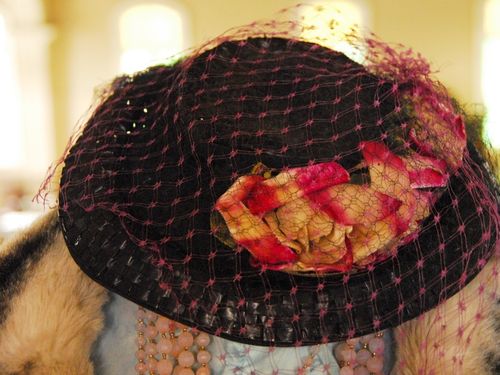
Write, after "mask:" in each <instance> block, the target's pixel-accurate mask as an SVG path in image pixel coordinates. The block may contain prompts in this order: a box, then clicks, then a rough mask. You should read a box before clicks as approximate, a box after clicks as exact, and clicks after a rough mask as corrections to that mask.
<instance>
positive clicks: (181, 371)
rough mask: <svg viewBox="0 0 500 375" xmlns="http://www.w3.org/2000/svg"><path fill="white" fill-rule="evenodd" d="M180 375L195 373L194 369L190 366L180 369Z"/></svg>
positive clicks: (192, 374)
mask: <svg viewBox="0 0 500 375" xmlns="http://www.w3.org/2000/svg"><path fill="white" fill-rule="evenodd" d="M178 375H194V371H193V370H191V369H190V368H183V369H181V370H180V371H179V373H178Z"/></svg>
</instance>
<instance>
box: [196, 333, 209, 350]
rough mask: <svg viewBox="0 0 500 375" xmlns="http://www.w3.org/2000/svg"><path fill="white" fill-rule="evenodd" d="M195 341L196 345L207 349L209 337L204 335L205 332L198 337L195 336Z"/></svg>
mask: <svg viewBox="0 0 500 375" xmlns="http://www.w3.org/2000/svg"><path fill="white" fill-rule="evenodd" d="M195 341H196V345H198V346H205V347H207V346H208V344H210V336H209V335H208V334H206V333H205V332H202V333H200V334H199V335H198V336H196V339H195Z"/></svg>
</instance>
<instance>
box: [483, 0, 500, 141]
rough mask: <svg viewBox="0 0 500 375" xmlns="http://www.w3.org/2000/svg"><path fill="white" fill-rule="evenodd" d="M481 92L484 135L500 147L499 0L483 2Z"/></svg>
mask: <svg viewBox="0 0 500 375" xmlns="http://www.w3.org/2000/svg"><path fill="white" fill-rule="evenodd" d="M483 19H484V23H483V35H484V38H483V56H482V92H483V101H484V104H485V106H486V123H485V128H486V136H487V138H488V139H489V141H490V142H491V144H492V145H493V146H494V147H496V148H500V105H499V104H498V101H499V99H498V98H499V94H498V92H499V90H500V68H499V67H500V22H499V20H500V0H488V1H486V2H485V6H484V13H483Z"/></svg>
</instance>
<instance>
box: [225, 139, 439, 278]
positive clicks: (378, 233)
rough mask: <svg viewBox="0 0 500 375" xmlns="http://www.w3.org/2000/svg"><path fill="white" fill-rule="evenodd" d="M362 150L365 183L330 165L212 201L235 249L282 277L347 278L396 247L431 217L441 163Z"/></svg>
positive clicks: (258, 180) (253, 183) (249, 180)
mask: <svg viewBox="0 0 500 375" xmlns="http://www.w3.org/2000/svg"><path fill="white" fill-rule="evenodd" d="M360 149H361V152H362V155H363V158H364V167H367V168H368V171H369V176H370V183H369V184H364V185H359V184H354V183H351V182H350V176H349V173H348V172H347V171H346V170H345V169H344V168H343V167H342V166H341V165H339V164H337V163H335V162H328V163H320V164H315V165H311V166H308V167H302V168H293V169H288V170H285V171H282V172H281V173H279V174H277V175H276V176H274V177H269V178H265V177H263V176H261V175H259V174H254V175H248V176H242V177H240V178H238V179H237V180H236V181H235V182H234V184H233V185H232V186H231V187H230V188H229V189H228V190H227V191H226V193H224V194H223V195H222V196H221V197H220V198H219V199H218V201H217V202H216V205H215V209H216V210H217V211H218V212H219V213H220V214H221V216H222V217H223V219H224V222H225V224H226V226H227V229H228V231H229V233H230V235H231V237H232V239H233V240H234V241H235V243H236V244H237V245H239V246H242V247H244V248H246V249H247V250H248V251H249V252H250V253H251V254H252V255H253V257H254V258H255V259H256V260H258V261H259V262H260V263H262V264H266V265H267V266H269V267H271V268H274V269H284V270H287V271H348V270H350V269H351V268H352V266H353V264H355V265H359V266H362V265H366V264H367V263H370V262H371V261H373V260H375V259H376V256H377V254H378V253H384V252H387V251H389V250H390V249H392V248H394V246H395V245H397V244H398V243H399V242H400V241H401V240H402V239H404V238H405V237H407V236H409V235H410V234H411V233H412V232H414V231H415V230H417V229H418V223H419V222H420V221H421V220H422V219H424V218H425V217H426V216H428V214H429V211H430V206H431V204H432V194H430V193H429V192H427V191H423V190H418V189H420V188H429V187H441V186H445V185H446V181H447V178H448V176H447V174H446V173H445V169H446V163H445V162H443V161H442V160H439V159H435V158H431V157H428V156H422V155H420V154H416V153H415V154H414V155H408V156H407V157H404V158H402V157H399V156H397V155H396V154H394V153H393V152H392V151H390V150H389V149H388V148H387V147H386V146H385V145H384V144H382V143H380V142H363V143H361V144H360Z"/></svg>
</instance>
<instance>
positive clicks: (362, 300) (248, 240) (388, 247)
mask: <svg viewBox="0 0 500 375" xmlns="http://www.w3.org/2000/svg"><path fill="white" fill-rule="evenodd" d="M373 43H374V41H373V40H372V41H368V42H367V44H366V45H367V46H368V47H370V48H371V49H372V52H373V54H372V55H371V56H372V57H373V60H371V61H370V59H366V60H365V62H364V63H363V64H359V63H356V62H354V61H353V60H351V59H350V58H348V57H346V56H345V55H344V54H342V53H340V52H336V51H334V50H332V49H329V48H326V47H323V46H320V45H318V44H315V43H308V42H305V41H301V40H298V39H293V38H284V37H277V36H270V37H247V38H243V39H241V38H236V39H230V38H224V39H223V40H222V41H220V43H219V44H217V45H215V46H210V47H207V48H204V49H202V50H200V51H198V52H194V53H193V54H192V55H191V56H190V57H188V58H186V59H184V60H182V61H179V62H177V63H176V64H174V65H172V66H156V67H152V68H150V69H148V70H146V71H143V72H140V73H138V74H136V75H134V76H126V77H120V78H118V79H117V80H116V81H115V82H114V83H113V85H112V86H111V88H110V90H109V93H108V94H107V95H106V97H105V98H104V100H103V101H102V103H101V104H100V105H99V106H98V107H97V108H96V110H95V112H94V113H93V115H92V116H91V118H90V119H89V120H88V122H87V123H86V125H85V127H84V128H83V131H82V134H81V135H80V136H79V138H78V139H77V140H76V142H75V143H74V144H73V146H72V147H71V149H70V151H69V152H68V154H67V155H66V157H65V159H64V169H63V173H62V178H61V183H60V196H59V215H60V221H61V225H62V228H63V233H64V237H65V239H66V242H67V244H68V247H69V250H70V252H71V254H72V256H73V257H74V259H75V261H76V262H77V263H78V264H79V266H80V267H81V268H82V270H83V271H84V272H85V273H87V274H88V275H89V276H90V277H91V278H92V279H94V280H95V281H97V282H98V283H100V284H102V285H103V286H105V287H106V288H108V289H109V290H111V291H113V292H116V293H118V294H120V295H122V296H124V297H125V298H128V299H129V300H131V301H133V302H135V303H137V304H139V305H141V306H144V307H145V308H147V309H149V310H152V311H155V312H157V313H159V314H161V315H164V316H166V317H169V318H171V319H173V320H176V321H178V322H180V323H183V324H186V325H189V326H193V327H196V328H198V329H199V330H202V331H206V332H208V333H211V334H215V335H220V336H222V337H225V338H228V339H231V340H235V341H240V342H245V343H250V344H255V345H277V346H294V345H308V344H316V343H322V342H331V341H338V340H341V339H344V338H347V337H355V336H359V335H363V334H367V333H370V332H373V331H378V330H381V329H384V328H386V327H392V326H396V325H399V324H401V323H403V322H405V321H407V320H409V319H412V318H414V317H416V316H418V315H420V314H422V313H423V312H425V311H427V310H429V309H431V308H433V307H435V306H436V305H437V304H439V303H440V302H443V301H445V300H446V299H447V298H449V297H450V296H452V295H454V294H455V293H456V292H457V291H459V290H460V289H461V288H463V287H464V286H465V285H466V284H467V283H468V282H469V281H470V280H471V279H472V278H473V277H474V276H475V275H476V274H477V273H478V272H479V271H480V270H481V268H482V267H483V266H484V265H485V263H486V261H487V260H488V258H489V257H490V256H491V255H492V253H493V252H494V251H495V247H496V246H498V245H497V244H498V239H499V227H498V226H499V215H498V197H499V194H498V190H497V189H496V187H495V182H494V177H493V176H492V173H491V172H490V171H489V169H488V167H487V166H486V163H485V162H484V161H483V159H482V157H481V156H480V154H479V152H478V151H477V150H476V148H475V147H474V146H473V145H472V144H470V143H469V144H467V145H466V138H465V134H464V133H463V122H462V119H461V117H460V115H459V113H458V112H457V111H456V110H455V109H454V108H453V106H452V103H451V100H450V98H449V97H448V96H447V94H446V92H445V91H444V89H443V88H442V87H441V86H439V85H438V84H437V83H435V82H434V81H432V80H431V79H430V78H429V76H428V74H427V73H428V72H426V71H425V66H426V65H425V64H424V62H423V60H421V59H420V58H414V57H409V56H408V55H405V54H401V55H398V54H396V52H395V51H394V50H391V49H389V47H387V49H385V48H386V46H384V48H382V47H381V46H382V45H381V44H373ZM375 52H376V53H375ZM374 61H376V62H377V64H375V63H374ZM395 172H398V173H396V174H395ZM375 173H380V175H381V176H382V177H380V176H379V177H380V178H379V177H377V175H376V174H375ZM299 175H300V176H303V175H307V176H308V178H309V179H305V181H306V182H305V183H302V182H300V181H302V180H300V181H299V177H296V176H299ZM401 176H403V177H401ZM245 178H246V179H245ZM403 180H404V181H408V183H410V182H411V191H410V190H409V189H410V188H409V186H410V185H408V186H406V185H404V183H403V182H401V181H403ZM245 181H252V183H251V184H252V186H247V185H245V183H246V182H245ZM283 181H284V182H283ZM318 181H319V182H318ZM325 181H326V182H325ZM322 184H323V185H322ZM299 185H300V186H299ZM297 186H298V187H297ZM375 186H378V187H376V188H375ZM398 186H399V187H398ZM231 189H232V190H231ZM294 189H295V190H294ZM370 189H372V190H370ZM384 189H385V190H384ZM398 189H399V190H398ZM234 191H237V192H238V194H239V193H241V194H243V195H242V197H241V199H240V198H236V197H235V195H234V194H233V192H234ZM283 191H285V192H286V193H287V194H289V196H287V195H286V194H285V195H283V194H284V193H283ZM409 191H410V192H409ZM344 192H346V193H345V194H347V195H345V194H344ZM352 192H357V193H356V194H352ZM280 194H281V195H280ZM324 194H327V196H326V198H325V195H324ZM328 194H329V195H328ZM335 194H337V195H335ZM349 194H350V195H349ZM404 194H408V197H406V196H402V195H404ZM236 195H237V194H236ZM228 197H229V203H228V204H226V205H225V204H224V202H223V200H224V198H228ZM335 197H337V198H338V199H336V198H335ZM346 197H347V198H346ZM367 197H368V198H367ZM330 199H331V200H330ZM346 200H347V201H346ZM290 202H294V203H293V204H292V203H290ZM304 202H305V203H304ZM311 202H312V203H311ZM226 203H227V202H226ZM299 203H300V204H304V205H305V206H301V205H300V204H299ZM293 205H295V206H293ZM235 207H238V210H242V211H238V212H245V215H243V214H242V216H238V217H235V216H231V215H232V214H231V212H233V211H232V210H233V209H236V208H235ZM282 207H285V209H283V211H278V210H279V209H280V208H282ZM293 207H298V208H296V210H298V212H300V213H301V214H303V213H304V212H305V210H308V209H310V208H311V207H312V210H313V214H311V215H312V216H310V218H309V219H308V220H310V221H314V220H316V218H317V217H318V216H317V215H320V214H321V215H322V217H327V218H329V220H330V222H328V225H330V227H329V228H330V229H329V233H330V234H331V233H333V232H334V231H336V232H335V235H333V237H335V236H337V237H338V236H339V233H340V237H338V238H337V237H335V238H336V240H334V239H333V237H332V236H330V234H329V236H330V237H328V236H326V235H325V236H324V237H325V238H328V239H329V241H330V242H329V244H331V248H328V249H325V248H324V247H320V245H319V243H320V240H314V241H313V240H312V236H313V235H312V234H311V230H312V229H311V228H313V227H311V226H307V225H306V226H304V228H306V227H307V230H308V231H309V232H308V234H307V235H308V236H310V237H308V238H306V241H303V238H302V237H300V238H299V237H297V238H292V237H290V235H289V234H288V233H287V232H286V229H290V227H288V228H284V227H280V228H281V229H276V230H275V229H273V228H272V222H271V218H278V221H279V223H278V224H279V225H283V222H284V221H285V220H287V219H289V218H290V216H287V215H292V214H293V215H295V214H296V213H295V212H292V214H290V213H289V212H291V211H293V210H292V208H293ZM286 210H288V211H286ZM280 213H281V214H282V217H280V216H279V215H280ZM287 213H288V214H287ZM268 214H269V215H271V216H267V215H268ZM315 215H316V216H315ZM367 217H369V218H367ZM388 218H392V219H391V220H392V221H389V220H388ZM245 220H246V221H245ZM273 220H274V219H273ZM280 220H281V221H280ZM293 220H295V219H293ZM293 220H292V219H290V221H293ZM247 221H250V224H248V223H247ZM310 221H309V222H310ZM327 221H328V220H326V221H324V222H327ZM242 222H243V223H242ZM273 222H275V221H273ZM309 222H308V223H309ZM245 223H247V224H245ZM332 223H333V224H332ZM245 225H250V226H251V225H255V228H257V229H255V231H252V230H251V229H249V230H247V231H246V232H245V231H243V230H242V229H241V228H243V227H245ZM290 225H291V224H290ZM308 225H309V224H308ZM332 226H333V228H334V229H331V228H332ZM245 228H246V227H245ZM248 228H250V227H248ZM270 228H271V229H270ZM339 228H340V229H339ZM380 228H382V229H380ZM302 229H303V228H302V227H301V230H302ZM313 229H314V228H313ZM304 230H305V229H304ZM393 230H394V232H393ZM339 231H340V232H339ZM387 233H389V234H390V235H388V234H387ZM266 236H268V237H266ZM374 236H375V237H376V238H375V237H374ZM384 236H385V237H384ZM306 237H307V236H306ZM263 238H271V240H272V241H274V242H273V244H275V245H276V247H273V246H274V245H270V242H266V241H265V240H263ZM339 238H340V240H339ZM337 240H338V241H337ZM370 241H371V242H370ZM313 242H314V244H313ZM373 243H376V244H378V245H380V248H376V249H374V248H373V246H375V245H373ZM378 245H377V246H378ZM266 246H267V247H266ZM294 246H295V247H294ZM315 246H317V248H316V247H315ZM272 251H274V252H273V253H270V252H272ZM322 252H323V253H322ZM308 254H309V255H308ZM311 254H312V255H311ZM318 254H319V255H318ZM325 254H326V255H325ZM308 256H309V258H308ZM323 256H325V257H326V258H328V259H327V260H324V259H323V258H321V257H323ZM320 258H321V259H320ZM311 259H312V260H311Z"/></svg>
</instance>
